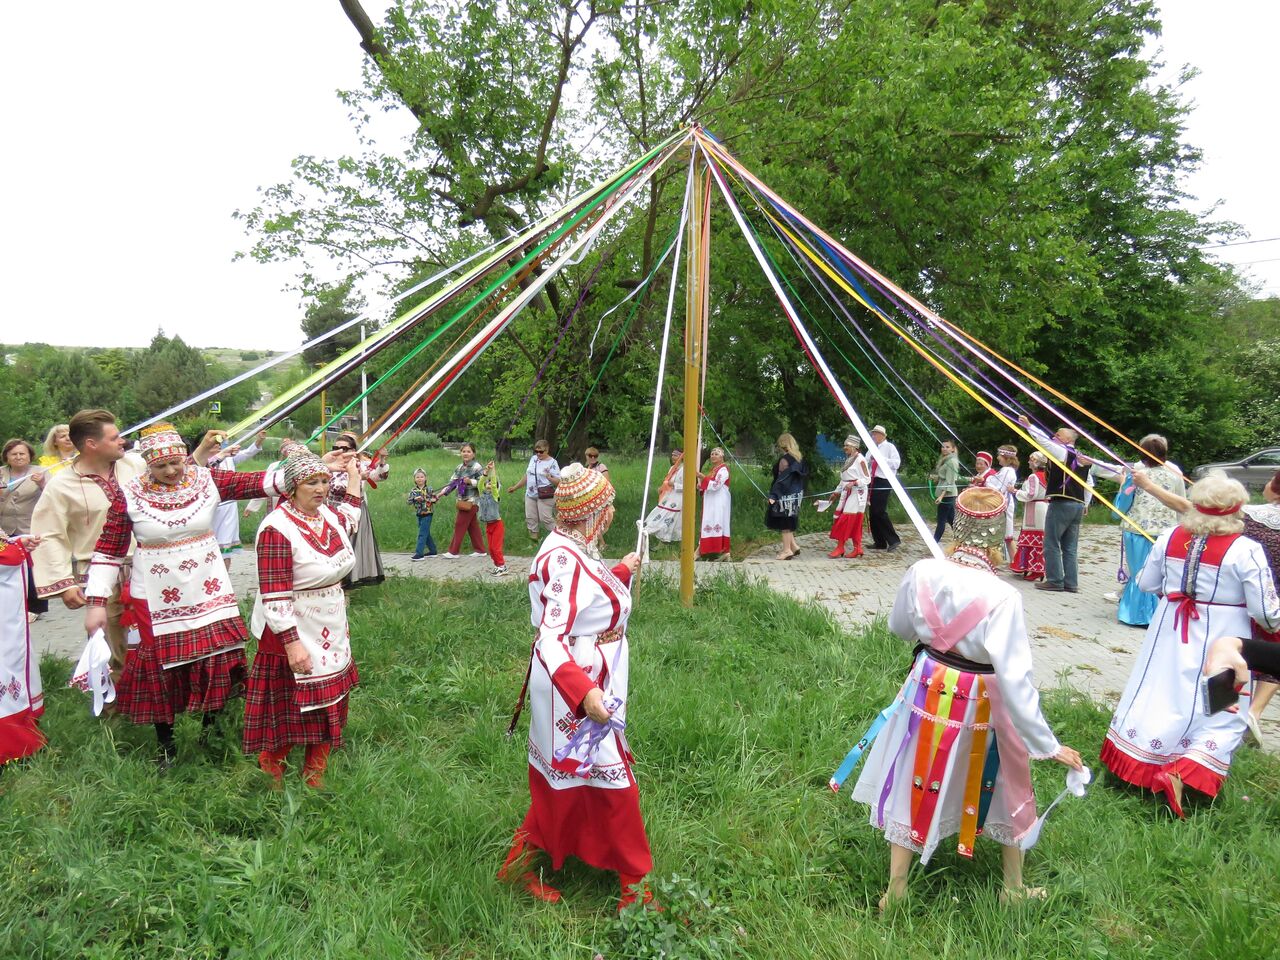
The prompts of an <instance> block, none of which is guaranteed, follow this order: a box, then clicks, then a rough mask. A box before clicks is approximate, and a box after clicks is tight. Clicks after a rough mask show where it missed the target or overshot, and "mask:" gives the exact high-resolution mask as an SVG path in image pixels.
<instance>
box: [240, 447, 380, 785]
mask: <svg viewBox="0 0 1280 960" xmlns="http://www.w3.org/2000/svg"><path fill="white" fill-rule="evenodd" d="M331 476H332V473H331V470H330V467H328V466H327V465H326V464H325V463H324V462H323V461H321V460H320V459H319V458H318V457H316V456H315V455H314V454H312V453H309V452H307V451H302V452H296V453H294V454H293V455H292V456H290V457H289V458H288V459H287V460H286V461H285V465H284V487H285V491H286V494H285V497H284V498H283V499H282V500H281V501H280V506H278V507H276V509H274V510H272V511H271V513H269V514H268V515H267V517H266V519H264V520H263V521H262V526H260V527H259V528H258V537H257V541H256V543H257V550H258V597H257V600H256V601H255V602H254V605H253V617H252V620H251V623H250V627H251V629H252V631H253V635H254V636H255V637H257V638H258V655H257V656H256V657H254V660H253V673H252V674H250V676H249V690H248V696H247V698H246V702H245V712H244V749H245V752H246V753H256V754H257V755H258V766H259V767H261V768H262V770H263V772H265V773H267V774H269V775H270V776H271V777H272V778H273V779H274V780H275V781H276V782H277V783H279V782H280V781H281V780H282V779H283V777H284V763H285V758H286V757H288V755H289V751H290V750H291V749H293V747H295V746H301V745H305V746H306V756H305V759H304V762H303V767H302V777H303V780H304V781H305V782H306V783H307V785H308V786H311V787H316V788H319V787H320V786H321V785H322V782H323V777H324V771H325V767H326V765H327V764H328V761H329V751H330V750H331V749H332V748H333V747H337V746H341V745H342V728H343V727H344V726H346V723H347V705H348V704H347V699H348V694H349V693H350V691H351V688H352V687H354V686H355V685H356V683H357V681H358V680H359V677H358V675H357V673H356V665H355V661H354V660H353V659H352V657H351V637H350V633H349V631H348V629H347V598H346V596H345V595H344V593H343V590H342V584H343V578H344V577H346V576H347V574H349V573H350V572H351V568H352V567H353V566H354V565H355V562H356V559H355V553H354V552H353V550H352V545H351V535H352V534H353V533H354V532H355V531H356V529H357V528H358V527H359V524H360V514H361V513H362V510H361V504H362V501H361V497H360V467H359V465H358V464H357V462H356V460H355V458H354V457H351V458H350V459H348V461H347V472H346V478H347V484H346V490H347V492H346V493H345V494H343V499H342V501H341V502H340V503H339V504H338V505H337V507H334V506H332V505H331V504H332V500H333V498H332V496H331V493H330V483H331Z"/></svg>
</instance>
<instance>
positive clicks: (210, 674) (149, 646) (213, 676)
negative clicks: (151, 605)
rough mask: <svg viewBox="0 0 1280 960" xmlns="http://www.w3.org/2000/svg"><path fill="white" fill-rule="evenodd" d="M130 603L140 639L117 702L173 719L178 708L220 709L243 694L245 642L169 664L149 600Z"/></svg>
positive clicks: (147, 719)
mask: <svg viewBox="0 0 1280 960" xmlns="http://www.w3.org/2000/svg"><path fill="white" fill-rule="evenodd" d="M129 609H130V612H131V613H133V615H134V622H135V624H136V626H137V628H138V634H139V636H140V637H141V642H140V643H139V644H138V645H137V646H136V647H135V648H134V649H132V650H130V651H129V655H128V657H127V658H126V659H125V664H124V670H123V671H122V672H121V674H120V682H119V684H117V685H116V707H117V709H118V710H119V711H120V712H121V713H123V714H124V715H125V716H127V717H128V718H129V719H130V720H132V721H133V722H134V723H173V721H174V718H175V717H176V716H177V715H178V714H179V713H187V712H201V713H209V712H212V711H215V710H221V709H222V708H223V707H224V706H226V704H227V701H228V700H231V699H233V698H235V697H237V696H240V695H241V692H242V690H243V687H244V681H245V677H246V676H247V675H248V672H249V671H248V662H247V661H246V660H245V656H244V648H243V647H237V648H236V649H234V650H224V651H222V652H221V653H215V654H212V655H210V656H204V657H201V658H200V659H199V660H194V661H192V662H191V663H184V664H181V665H180V666H176V667H171V668H170V669H168V670H165V669H164V668H163V667H162V666H161V665H160V658H159V656H158V652H157V647H158V644H157V643H156V638H155V636H154V635H153V634H152V632H151V614H150V611H149V610H148V609H147V605H146V603H145V602H144V601H141V600H131V601H130V606H129ZM228 637H229V638H230V639H231V642H232V643H235V642H237V641H236V640H235V633H234V632H231V633H229V634H228Z"/></svg>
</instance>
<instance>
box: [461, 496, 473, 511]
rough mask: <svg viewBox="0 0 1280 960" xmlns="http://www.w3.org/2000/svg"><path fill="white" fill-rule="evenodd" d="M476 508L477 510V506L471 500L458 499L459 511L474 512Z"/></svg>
mask: <svg viewBox="0 0 1280 960" xmlns="http://www.w3.org/2000/svg"><path fill="white" fill-rule="evenodd" d="M475 508H476V505H475V504H474V503H472V502H471V501H470V500H463V499H462V498H461V497H459V498H458V509H459V510H465V511H468V512H469V511H471V510H474V509H475Z"/></svg>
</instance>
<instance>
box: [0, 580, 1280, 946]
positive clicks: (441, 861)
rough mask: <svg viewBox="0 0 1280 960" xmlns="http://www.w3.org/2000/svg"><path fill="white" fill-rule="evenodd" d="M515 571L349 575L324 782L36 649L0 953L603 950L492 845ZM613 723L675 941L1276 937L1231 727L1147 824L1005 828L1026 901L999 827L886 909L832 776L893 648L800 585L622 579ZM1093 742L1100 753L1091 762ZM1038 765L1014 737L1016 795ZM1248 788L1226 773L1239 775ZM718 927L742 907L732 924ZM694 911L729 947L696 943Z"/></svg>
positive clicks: (1069, 700)
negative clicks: (625, 642) (1007, 871)
mask: <svg viewBox="0 0 1280 960" xmlns="http://www.w3.org/2000/svg"><path fill="white" fill-rule="evenodd" d="M527 618H528V601H527V598H526V596H525V591H524V588H523V585H522V584H521V583H519V582H507V583H503V584H497V585H490V584H470V583H465V584H459V583H451V584H441V583H431V582H424V581H418V580H412V581H410V580H395V581H390V582H388V583H387V584H384V585H383V586H381V587H379V588H376V589H367V590H362V591H358V592H357V593H356V594H354V596H353V603H352V635H353V638H354V646H355V650H356V656H357V659H358V661H359V664H360V670H361V676H362V682H361V685H360V687H359V688H358V689H357V690H356V691H355V693H354V694H353V699H352V709H351V720H350V724H349V726H348V728H347V734H348V743H347V745H346V746H345V747H344V748H343V749H342V750H341V751H339V752H337V753H336V754H335V757H334V760H333V763H332V765H331V768H330V773H329V776H328V786H327V789H326V791H325V792H323V793H320V794H316V793H313V792H310V791H308V790H306V789H305V788H303V787H301V786H300V784H299V782H298V780H297V779H296V776H295V777H294V778H290V779H289V781H288V786H287V789H286V790H285V791H284V792H273V791H271V790H269V789H268V788H267V784H266V781H265V778H264V777H263V776H262V775H260V774H259V773H258V772H257V771H256V770H255V768H254V766H253V765H252V763H251V761H250V760H248V759H247V758H244V757H242V756H240V755H239V754H238V752H237V751H236V750H235V749H234V748H235V742H236V740H235V738H236V735H237V733H238V728H239V720H238V718H234V717H233V718H228V720H229V721H230V722H229V723H228V724H227V729H226V730H225V731H224V734H223V735H224V738H225V742H224V747H225V748H226V749H225V752H218V751H208V752H202V751H201V750H200V749H199V748H198V747H197V745H196V743H195V735H196V732H197V728H198V723H197V722H196V721H195V720H194V719H186V720H184V721H183V722H182V723H181V724H180V725H179V731H178V739H179V752H180V764H179V765H178V766H177V767H176V768H175V769H174V770H173V771H172V772H171V773H170V775H169V776H167V777H164V778H161V777H159V776H157V775H156V774H155V773H154V772H153V770H152V768H151V765H150V762H149V760H150V757H151V756H152V753H153V750H154V744H153V740H152V736H151V733H150V730H149V729H147V728H140V727H138V728H136V727H132V726H131V725H129V724H128V723H126V722H123V721H121V720H120V719H118V718H117V719H113V720H109V721H105V722H104V721H99V720H95V719H93V718H91V717H89V716H88V715H87V712H88V708H87V701H86V698H85V697H84V696H83V695H82V694H80V693H78V692H75V691H70V690H67V689H66V688H65V687H64V684H65V681H66V677H67V671H68V666H67V664H65V663H63V662H53V661H50V662H47V663H46V664H45V670H46V687H47V689H49V692H50V695H49V707H48V712H47V713H46V721H45V729H46V731H47V733H48V734H49V738H50V746H49V747H48V748H47V749H46V750H44V751H43V752H42V753H40V754H38V755H37V756H36V757H35V758H33V760H32V761H31V762H29V763H28V764H26V765H25V766H22V767H17V768H11V769H9V770H6V771H5V772H4V774H3V776H0V850H3V851H4V852H5V856H4V857H3V858H0V884H2V889H3V891H4V895H3V897H2V898H0V957H3V958H6V960H7V958H11V957H12V958H24V960H25V958H31V960H45V958H48V960H53V958H57V960H62V958H68V957H89V958H94V960H107V958H129V960H152V958H155V960H160V958H165V960H169V958H183V960H187V958H219V960H231V958H251V957H252V958H257V957H270V958H273V960H292V958H298V960H317V958H347V957H359V958H369V960H373V958H377V960H388V958H427V957H448V958H489V957H492V958H538V960H547V958H583V960H589V958H591V957H592V956H593V954H594V953H595V952H596V951H600V952H602V953H603V954H604V956H605V957H606V958H621V957H635V956H642V955H645V954H643V953H641V952H640V951H639V950H637V949H636V948H635V946H634V944H635V943H636V938H635V937H633V938H632V940H631V941H630V942H631V943H632V944H633V946H632V947H631V948H629V950H628V951H627V952H623V951H622V950H619V949H615V947H614V944H615V943H617V942H619V940H618V938H619V937H620V935H621V932H620V931H621V928H620V926H619V921H617V920H616V919H615V917H614V913H613V905H614V900H615V897H616V882H615V880H614V878H613V877H612V876H609V875H605V874H602V873H599V872H596V871H593V870H590V869H587V868H585V867H581V866H580V865H578V866H573V867H571V868H569V869H567V870H566V871H565V872H564V874H563V875H561V876H560V877H559V878H558V880H557V882H558V883H559V884H560V886H561V887H562V889H563V890H564V893H565V902H564V903H561V904H559V905H555V906H548V905H543V904H538V903H534V902H532V901H530V900H529V899H527V898H525V897H523V896H522V895H521V894H520V893H519V892H517V891H515V890H513V889H511V888H509V887H506V886H504V885H502V884H499V883H498V882H496V881H495V879H494V876H493V875H494V871H495V870H496V868H497V866H498V864H499V863H500V861H501V859H502V856H503V854H504V852H505V850H506V847H507V845H508V843H509V841H510V838H511V834H512V831H513V830H514V828H515V827H516V825H517V824H518V823H519V821H520V819H521V817H522V815H523V813H524V810H525V807H526V804H527V802H528V794H527V787H526V782H525V777H526V763H525V755H524V749H523V740H522V737H521V738H517V739H516V740H515V741H507V740H505V739H504V738H503V735H502V732H503V730H504V729H505V727H506V722H507V719H508V716H509V714H510V710H511V706H512V702H513V700H514V697H515V694H516V691H517V689H518V686H519V683H520V680H521V678H522V676H523V672H524V667H525V660H526V655H527V652H528V643H529V628H528V619H527ZM631 639H632V644H633V646H632V657H633V659H632V686H631V700H630V706H631V711H630V720H631V724H630V731H629V732H630V736H631V741H632V744H633V746H634V748H635V749H636V751H637V765H636V770H637V775H638V777H639V780H640V784H641V805H642V809H643V812H644V816H645V820H646V823H647V825H648V830H649V836H650V840H651V843H652V846H653V851H654V858H655V862H656V871H657V873H658V874H659V875H662V876H670V875H672V874H676V875H679V876H681V877H685V878H690V879H691V880H693V881H696V882H697V883H698V884H699V885H701V886H704V887H706V888H708V889H709V890H710V891H711V896H712V899H713V900H714V902H715V903H716V904H717V905H719V906H720V907H722V908H723V910H724V911H725V912H723V913H716V914H708V920H707V924H708V925H710V926H711V927H712V928H713V929H703V928H702V927H699V926H698V925H696V924H695V925H694V926H693V927H689V928H685V927H682V926H681V927H678V928H676V929H675V933H674V934H673V935H674V936H675V937H676V938H677V939H678V940H681V941H683V942H684V944H685V946H687V947H688V952H687V953H686V954H685V955H687V956H691V957H700V956H710V955H723V956H743V957H751V958H762V960H764V958H768V960H773V958H784V960H790V958H795V960H801V958H804V960H809V958H815V957H817V958H830V960H847V958H869V957H884V958H895V960H896V958H904V957H905V958H929V960H935V958H943V957H946V958H974V960H978V958H984V960H985V958H1006V957H1009V958H1012V957H1081V958H1084V957H1088V958H1097V957H1123V958H1164V957H1170V956H1185V957H1196V958H1219V957H1220V958H1231V960H1244V958H1254V957H1269V956H1275V955H1277V952H1278V951H1280V943H1278V942H1277V941H1278V940H1280V924H1278V923H1277V920H1278V919H1280V918H1278V917H1277V904H1280V845H1277V843H1276V842H1275V835H1274V832H1275V829H1276V826H1277V816H1278V814H1280V807H1278V806H1277V802H1276V797H1277V792H1278V791H1280V769H1278V768H1277V765H1276V764H1275V762H1274V761H1272V760H1271V759H1270V758H1268V757H1265V756H1262V755H1260V754H1258V753H1257V752H1255V751H1241V753H1240V755H1239V757H1238V760H1237V763H1236V765H1235V768H1234V769H1233V772H1232V776H1231V779H1230V781H1229V783H1228V786H1227V788H1226V790H1225V792H1224V795H1223V797H1222V798H1221V799H1220V800H1219V801H1218V802H1216V803H1215V804H1212V805H1207V806H1205V807H1202V808H1200V809H1198V810H1196V811H1194V812H1192V813H1191V814H1190V819H1189V820H1188V821H1187V822H1185V823H1177V822H1174V821H1172V820H1171V819H1170V818H1169V816H1168V815H1167V814H1165V813H1164V812H1162V810H1161V809H1160V808H1159V806H1158V805H1157V804H1156V803H1155V802H1153V801H1152V800H1151V799H1150V798H1144V797H1141V796H1138V795H1135V794H1133V793H1130V792H1128V791H1123V790H1119V789H1116V788H1114V787H1111V786H1105V785H1100V786H1095V787H1094V788H1092V790H1091V792H1090V794H1089V796H1088V798H1087V799H1085V800H1083V801H1070V802H1067V803H1065V804H1064V805H1063V806H1062V807H1060V808H1059V811H1058V812H1056V813H1055V815H1054V818H1053V819H1052V820H1051V822H1050V823H1049V825H1048V826H1047V827H1046V830H1045V833H1044V836H1043V839H1042V840H1041V843H1040V845H1039V846H1038V847H1037V848H1036V849H1035V850H1034V851H1033V852H1032V853H1031V854H1030V856H1029V858H1028V865H1027V881H1028V882H1029V883H1033V884H1042V885H1046V886H1048V887H1050V888H1051V889H1052V891H1053V893H1052V896H1051V899H1050V900H1049V901H1048V902H1046V903H1043V904H1033V905H1029V906H1027V907H1024V908H1019V909H1013V910H1005V909H1002V908H1000V907H999V906H998V905H997V903H996V895H997V892H998V879H997V878H998V872H999V850H998V849H997V848H996V847H995V845H994V844H992V843H991V842H979V844H978V855H977V858H976V860H975V861H973V862H967V861H964V860H962V859H961V858H960V857H958V856H957V855H956V854H955V853H954V848H951V849H950V850H948V849H947V848H946V847H945V846H944V848H942V849H940V851H939V853H938V854H937V855H936V857H935V859H934V861H933V862H932V863H931V864H930V866H929V867H928V869H927V870H923V871H919V870H917V871H916V872H914V873H913V877H912V898H911V901H910V903H909V905H908V906H907V908H906V909H905V910H903V911H900V912H897V913H895V915H893V916H891V917H890V918H888V919H886V920H880V919H878V918H877V917H876V916H875V912H874V903H875V900H876V898H877V897H878V895H879V893H880V891H881V889H882V886H883V884H884V881H885V875H886V871H887V861H888V855H887V849H886V846H885V844H884V842H883V840H882V838H881V837H880V836H879V834H877V833H876V832H875V831H874V830H872V829H871V828H870V827H869V826H867V823H866V810H865V808H863V807H861V806H857V805H855V804H853V803H851V802H850V801H849V799H848V796H847V794H842V795H841V796H834V795H832V794H831V793H830V792H829V791H828V790H827V789H826V786H825V784H826V780H827V777H828V776H829V775H830V773H831V771H832V769H834V767H835V766H836V764H837V763H838V762H839V760H840V758H841V757H842V756H843V755H844V753H845V751H846V750H847V749H848V747H849V745H850V744H851V742H852V741H853V740H854V739H855V738H856V737H858V736H859V735H860V734H861V733H862V731H863V729H865V727H866V725H867V724H868V722H869V721H870V720H871V718H872V717H873V716H874V714H875V713H876V711H878V710H879V709H880V708H881V707H882V706H883V705H884V704H885V703H886V702H887V701H888V699H889V698H890V697H891V696H892V694H893V693H894V692H895V690H896V688H897V686H898V684H899V682H900V679H901V676H902V674H903V672H904V670H905V668H906V665H907V660H908V658H909V649H908V648H907V647H906V646H905V645H904V644H902V643H901V642H900V641H897V640H894V639H892V638H890V637H889V636H887V635H886V633H885V632H884V631H883V629H882V628H874V629H870V630H867V631H863V632H859V633H854V634H850V633H843V632H841V631H840V630H839V629H837V628H836V627H835V626H834V625H833V623H832V621H831V620H830V618H829V617H828V616H827V615H826V614H825V613H824V612H823V611H821V610H819V609H817V608H815V607H806V606H801V605H799V604H797V603H795V602H793V601H790V600H788V599H785V598H782V597H780V596H778V595H776V594H773V593H771V592H769V591H767V590H764V589H762V588H759V587H754V586H748V585H747V584H746V583H745V582H743V581H740V580H734V579H728V580H725V581H723V582H718V583H715V584H711V585H708V586H707V587H705V588H704V589H702V591H701V593H700V595H699V601H698V606H697V608H696V609H694V610H685V609H683V608H681V607H680V606H679V603H678V601H677V599H676V597H675V595H674V593H673V591H672V589H671V588H670V586H669V585H667V584H664V583H662V582H660V581H658V580H646V581H645V582H643V583H642V584H641V588H640V592H639V596H638V602H637V612H636V614H635V617H634V619H633V621H632V631H631ZM1046 709H1047V713H1048V716H1049V718H1050V721H1051V722H1052V723H1053V724H1054V726H1055V728H1056V730H1057V731H1058V733H1059V735H1060V737H1061V738H1062V739H1063V740H1064V741H1065V742H1067V743H1070V744H1072V745H1074V746H1075V747H1077V748H1079V749H1080V750H1081V751H1082V752H1084V753H1085V754H1086V756H1088V757H1090V758H1091V759H1092V758H1096V756H1097V749H1098V747H1099V744H1100V740H1101V737H1102V734H1103V732H1104V730H1105V725H1106V719H1107V718H1106V715H1105V714H1104V713H1102V712H1100V711H1099V710H1097V709H1096V708H1095V707H1094V706H1093V705H1091V704H1090V703H1089V702H1087V701H1085V700H1083V699H1082V698H1079V697H1077V696H1074V695H1072V694H1070V693H1067V692H1055V693H1053V694H1051V695H1050V696H1049V697H1048V698H1047V703H1046ZM1092 765H1093V766H1094V767H1095V769H1096V767H1097V764H1096V760H1094V762H1093V763H1092ZM1061 772H1062V768H1061V767H1059V766H1057V765H1056V764H1039V765H1037V767H1036V779H1037V785H1038V788H1039V795H1040V797H1041V798H1042V801H1047V799H1048V798H1049V797H1050V796H1051V795H1053V794H1055V793H1056V792H1057V790H1058V789H1059V788H1060V786H1061V783H1062V775H1061ZM1246 797H1247V798H1249V799H1246ZM738 928H740V930H741V932H738ZM715 936H719V937H720V938H721V945H722V946H723V945H724V944H725V943H726V942H727V944H728V946H729V947H730V948H731V950H722V951H721V952H720V953H718V954H713V953H710V952H708V951H704V950H703V949H701V947H700V946H699V945H700V944H702V945H703V946H705V945H707V944H710V943H711V942H712V940H713V938H714V937H715Z"/></svg>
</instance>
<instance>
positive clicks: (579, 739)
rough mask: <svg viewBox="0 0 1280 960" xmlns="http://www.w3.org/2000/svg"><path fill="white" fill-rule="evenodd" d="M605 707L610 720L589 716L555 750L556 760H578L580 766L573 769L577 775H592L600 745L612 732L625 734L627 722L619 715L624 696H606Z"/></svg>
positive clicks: (620, 735)
mask: <svg viewBox="0 0 1280 960" xmlns="http://www.w3.org/2000/svg"><path fill="white" fill-rule="evenodd" d="M604 708H605V709H606V710H608V711H609V714H610V716H609V719H608V720H606V721H605V722H604V723H601V722H600V721H598V720H592V719H591V718H590V717H588V718H587V719H586V720H584V721H582V723H580V724H579V725H578V729H577V730H575V731H574V732H573V735H572V736H571V737H570V738H569V740H568V742H567V743H565V744H564V746H562V747H560V748H558V749H557V750H556V752H555V758H556V760H558V761H559V762H561V763H564V761H566V760H569V759H573V760H577V761H578V768H577V769H576V770H574V771H573V774H574V776H576V777H589V776H591V771H592V769H594V768H595V765H596V758H597V757H598V756H599V755H600V747H601V746H602V745H603V744H604V742H605V740H606V739H607V738H608V737H609V735H610V734H614V733H616V734H617V735H618V736H619V737H620V738H621V737H624V736H625V732H626V729H627V722H626V721H625V720H623V719H622V718H621V717H620V716H618V710H620V709H621V708H622V698H621V697H618V696H614V695H610V696H608V697H606V698H605V700H604Z"/></svg>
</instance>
